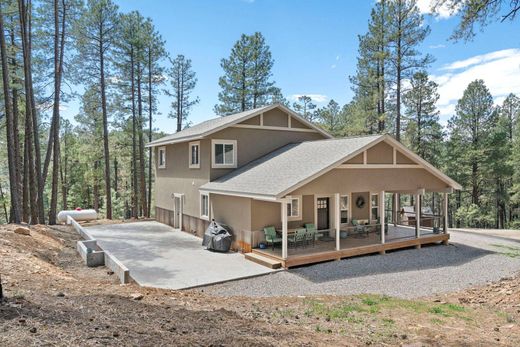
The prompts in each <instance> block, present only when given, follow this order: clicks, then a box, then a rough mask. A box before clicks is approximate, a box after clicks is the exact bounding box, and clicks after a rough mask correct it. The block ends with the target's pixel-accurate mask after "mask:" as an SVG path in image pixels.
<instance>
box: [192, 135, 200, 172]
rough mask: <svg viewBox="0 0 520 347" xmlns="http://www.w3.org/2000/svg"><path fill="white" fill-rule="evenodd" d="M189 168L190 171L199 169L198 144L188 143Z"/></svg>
mask: <svg viewBox="0 0 520 347" xmlns="http://www.w3.org/2000/svg"><path fill="white" fill-rule="evenodd" d="M189 157H190V158H189V160H190V162H189V167H190V169H199V168H200V142H199V141H197V142H190V155H189Z"/></svg>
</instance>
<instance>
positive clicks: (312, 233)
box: [305, 223, 318, 247]
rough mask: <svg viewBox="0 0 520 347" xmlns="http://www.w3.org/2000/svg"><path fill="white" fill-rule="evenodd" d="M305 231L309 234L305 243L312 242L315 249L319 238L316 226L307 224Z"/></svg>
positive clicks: (306, 235)
mask: <svg viewBox="0 0 520 347" xmlns="http://www.w3.org/2000/svg"><path fill="white" fill-rule="evenodd" d="M305 230H307V233H306V234H305V241H306V242H307V244H309V243H310V242H311V241H312V246H313V247H314V244H315V242H316V239H317V238H318V231H317V230H316V226H314V224H312V223H307V224H305Z"/></svg>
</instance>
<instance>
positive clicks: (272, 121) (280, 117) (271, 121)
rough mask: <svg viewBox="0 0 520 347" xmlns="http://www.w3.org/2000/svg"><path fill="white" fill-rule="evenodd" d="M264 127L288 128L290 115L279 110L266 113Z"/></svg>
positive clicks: (275, 109)
mask: <svg viewBox="0 0 520 347" xmlns="http://www.w3.org/2000/svg"><path fill="white" fill-rule="evenodd" d="M263 117H264V125H268V126H273V127H288V126H289V115H288V114H287V113H285V112H283V111H282V110H280V109H278V108H274V109H272V110H269V111H267V112H264V116H263Z"/></svg>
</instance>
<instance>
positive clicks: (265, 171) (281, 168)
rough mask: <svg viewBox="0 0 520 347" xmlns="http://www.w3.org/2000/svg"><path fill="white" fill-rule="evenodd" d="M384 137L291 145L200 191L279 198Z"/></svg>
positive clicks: (208, 184)
mask: <svg viewBox="0 0 520 347" xmlns="http://www.w3.org/2000/svg"><path fill="white" fill-rule="evenodd" d="M381 137H383V135H371V136H359V137H350V138H342V139H327V140H318V141H308V142H302V143H294V144H289V145H286V146H284V147H282V148H280V149H277V150H275V151H273V152H271V153H269V154H267V155H265V156H263V157H261V158H259V159H257V160H254V161H252V162H251V163H249V164H246V165H244V166H243V167H241V168H238V169H236V170H235V171H233V172H231V173H229V174H227V175H225V176H222V177H220V178H218V179H217V180H215V181H212V182H208V183H206V184H204V185H203V186H201V187H200V189H201V190H207V191H220V192H229V193H240V194H250V195H262V196H269V197H277V196H278V195H279V194H282V193H283V192H285V191H286V190H288V189H290V188H292V187H294V186H295V185H297V184H298V183H300V182H302V181H303V180H305V179H308V178H310V177H313V176H314V175H316V174H319V173H320V172H322V171H323V170H325V169H327V168H329V167H331V166H333V165H336V164H338V163H341V162H342V160H344V159H345V158H346V157H347V156H349V155H351V154H352V153H354V152H356V151H357V150H359V149H361V148H363V147H364V146H366V145H368V144H370V143H372V142H374V141H376V140H378V139H379V138H381Z"/></svg>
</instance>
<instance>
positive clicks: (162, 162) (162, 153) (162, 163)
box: [157, 147, 166, 169]
mask: <svg viewBox="0 0 520 347" xmlns="http://www.w3.org/2000/svg"><path fill="white" fill-rule="evenodd" d="M158 153H159V154H158V156H157V164H158V165H157V166H159V169H165V168H166V147H159V152H158Z"/></svg>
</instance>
